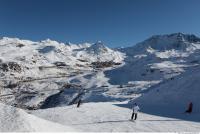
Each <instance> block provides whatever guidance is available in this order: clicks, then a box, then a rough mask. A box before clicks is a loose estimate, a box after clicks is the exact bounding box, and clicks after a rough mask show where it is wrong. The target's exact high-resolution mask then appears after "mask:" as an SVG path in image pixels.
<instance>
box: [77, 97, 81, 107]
mask: <svg viewBox="0 0 200 134" xmlns="http://www.w3.org/2000/svg"><path fill="white" fill-rule="evenodd" d="M80 105H81V99H80V100H79V101H78V103H77V107H80Z"/></svg>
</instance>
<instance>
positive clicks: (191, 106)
mask: <svg viewBox="0 0 200 134" xmlns="http://www.w3.org/2000/svg"><path fill="white" fill-rule="evenodd" d="M192 109H193V104H192V102H190V103H189V105H188V109H187V110H186V111H185V112H186V113H192Z"/></svg>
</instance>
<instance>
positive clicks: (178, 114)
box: [0, 33, 200, 132]
mask: <svg viewBox="0 0 200 134" xmlns="http://www.w3.org/2000/svg"><path fill="white" fill-rule="evenodd" d="M199 54H200V38H199V37H197V36H195V35H190V34H183V33H174V34H169V35H156V36H152V37H151V38H149V39H147V40H145V41H143V42H141V43H138V44H136V45H134V46H132V47H128V48H119V49H111V48H108V47H107V46H106V45H105V44H104V43H102V42H101V41H97V42H96V43H82V44H73V43H60V42H57V41H53V40H50V39H47V40H43V41H38V42H35V41H29V40H21V39H18V38H8V37H4V38H2V39H0V85H1V86H0V102H1V103H0V107H1V110H0V117H1V119H0V131H2V132H18V131H19V132H24V131H26V132H27V131H30V132H34V131H37V132H41V131H45V132H47V131H48V132H57V131H61V132H71V131H76V132H199V131H200V127H199V126H200V103H199V101H198V98H199V96H200V90H199V88H198V87H200V85H199V76H200V71H199V70H200V69H199V67H200V66H199V65H200V56H199ZM79 100H82V103H81V106H80V107H79V108H77V107H76V104H77V102H78V101H79ZM135 102H137V103H138V105H139V106H140V109H141V110H140V113H139V115H138V116H139V118H138V120H136V121H130V117H131V114H132V106H133V104H134V103H135ZM190 102H192V103H193V112H192V113H191V114H186V113H184V112H185V110H186V109H187V107H188V104H189V103H190Z"/></svg>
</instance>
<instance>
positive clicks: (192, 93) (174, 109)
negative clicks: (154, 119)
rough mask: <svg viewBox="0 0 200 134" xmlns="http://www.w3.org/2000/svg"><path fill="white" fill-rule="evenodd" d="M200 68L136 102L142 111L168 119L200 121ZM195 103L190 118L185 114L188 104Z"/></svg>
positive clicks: (151, 89)
mask: <svg viewBox="0 0 200 134" xmlns="http://www.w3.org/2000/svg"><path fill="white" fill-rule="evenodd" d="M199 87H200V66H198V67H195V68H193V69H191V70H188V71H186V72H185V73H183V74H181V75H179V76H178V77H175V78H174V79H172V80H169V81H167V82H163V83H162V84H159V85H156V86H155V87H152V88H150V89H149V90H150V92H148V93H146V94H143V95H142V96H141V97H140V98H138V99H136V100H134V101H135V102H138V103H139V104H140V105H141V106H142V107H143V109H142V111H144V112H146V113H149V114H155V115H156V114H158V115H162V116H167V117H174V118H181V119H185V120H192V121H197V122H199V121H200V101H199V96H200V89H199ZM190 102H192V103H193V106H194V108H193V114H192V115H190V118H188V117H186V115H184V114H183V113H184V112H185V111H186V109H187V107H188V104H189V103H190Z"/></svg>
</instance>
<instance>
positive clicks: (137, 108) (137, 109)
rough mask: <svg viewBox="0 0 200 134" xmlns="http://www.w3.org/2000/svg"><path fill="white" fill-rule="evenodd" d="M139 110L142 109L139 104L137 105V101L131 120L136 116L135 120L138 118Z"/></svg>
mask: <svg viewBox="0 0 200 134" xmlns="http://www.w3.org/2000/svg"><path fill="white" fill-rule="evenodd" d="M139 110H140V108H139V106H138V105H137V103H135V104H134V106H133V113H132V116H131V120H133V118H134V117H135V119H134V120H136V119H137V113H138V111H139Z"/></svg>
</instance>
